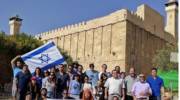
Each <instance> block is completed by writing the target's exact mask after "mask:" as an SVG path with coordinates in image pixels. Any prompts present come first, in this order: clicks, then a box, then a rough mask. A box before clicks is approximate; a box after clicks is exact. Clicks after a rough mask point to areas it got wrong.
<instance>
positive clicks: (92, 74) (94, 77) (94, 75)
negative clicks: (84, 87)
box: [85, 64, 99, 96]
mask: <svg viewBox="0 0 180 100" xmlns="http://www.w3.org/2000/svg"><path fill="white" fill-rule="evenodd" d="M89 68H90V69H89V70H86V71H85V74H86V75H87V76H88V77H89V82H90V83H91V84H92V87H93V96H95V94H96V89H95V86H96V85H97V82H98V79H99V78H98V75H99V72H98V71H96V70H94V64H89Z"/></svg>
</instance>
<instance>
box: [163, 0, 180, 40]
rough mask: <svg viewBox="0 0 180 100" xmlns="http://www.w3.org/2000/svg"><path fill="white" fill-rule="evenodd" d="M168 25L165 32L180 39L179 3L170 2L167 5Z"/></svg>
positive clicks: (173, 0) (172, 0)
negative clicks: (179, 22)
mask: <svg viewBox="0 0 180 100" xmlns="http://www.w3.org/2000/svg"><path fill="white" fill-rule="evenodd" d="M165 6H166V13H167V23H166V27H165V30H166V31H167V32H169V33H170V34H172V35H173V36H174V38H175V39H176V41H177V39H178V2H177V1H176V0H169V1H168V2H167V3H166V4H165Z"/></svg>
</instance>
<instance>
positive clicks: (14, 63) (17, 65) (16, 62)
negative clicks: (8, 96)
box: [11, 55, 22, 100]
mask: <svg viewBox="0 0 180 100" xmlns="http://www.w3.org/2000/svg"><path fill="white" fill-rule="evenodd" d="M11 67H12V70H13V83H12V97H13V100H16V96H17V84H16V83H17V79H16V75H17V73H18V72H20V71H22V69H21V67H22V63H21V62H20V56H19V55H18V56H16V57H15V58H13V59H12V60H11Z"/></svg>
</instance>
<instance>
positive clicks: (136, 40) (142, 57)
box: [126, 21, 167, 74]
mask: <svg viewBox="0 0 180 100" xmlns="http://www.w3.org/2000/svg"><path fill="white" fill-rule="evenodd" d="M165 43H167V42H166V41H165V40H163V39H161V38H159V37H157V36H156V35H154V34H151V33H150V32H148V31H146V30H144V29H142V28H140V27H139V26H138V25H135V24H134V23H132V22H129V21H128V22H127V39H126V65H127V66H126V70H129V67H135V68H136V70H137V72H138V73H140V72H144V73H145V74H149V72H150V69H151V68H152V67H153V66H152V58H153V57H154V55H155V54H156V51H157V50H158V49H161V48H162V47H163V46H164V45H165Z"/></svg>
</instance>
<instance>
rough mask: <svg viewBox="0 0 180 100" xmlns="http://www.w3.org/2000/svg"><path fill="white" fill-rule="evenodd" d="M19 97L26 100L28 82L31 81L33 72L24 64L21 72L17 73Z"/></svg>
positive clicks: (20, 99)
mask: <svg viewBox="0 0 180 100" xmlns="http://www.w3.org/2000/svg"><path fill="white" fill-rule="evenodd" d="M16 78H17V86H18V99H17V100H25V97H26V93H27V87H28V83H29V82H30V78H31V73H30V71H29V69H28V66H27V65H23V69H22V71H21V72H19V73H17V75H16Z"/></svg>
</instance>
